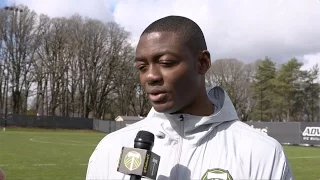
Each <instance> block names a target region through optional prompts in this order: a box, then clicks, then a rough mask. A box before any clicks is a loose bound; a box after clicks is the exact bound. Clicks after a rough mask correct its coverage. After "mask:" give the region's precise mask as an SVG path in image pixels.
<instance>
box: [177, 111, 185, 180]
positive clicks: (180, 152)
mask: <svg viewBox="0 0 320 180" xmlns="http://www.w3.org/2000/svg"><path fill="white" fill-rule="evenodd" d="M180 132H181V136H180V137H179V142H178V145H179V149H178V159H177V164H180V159H181V154H182V147H183V138H184V116H183V115H181V116H180ZM178 167H179V166H177V169H176V177H177V178H176V179H179V169H178Z"/></svg>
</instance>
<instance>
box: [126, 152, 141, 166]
mask: <svg viewBox="0 0 320 180" xmlns="http://www.w3.org/2000/svg"><path fill="white" fill-rule="evenodd" d="M141 161H142V159H141V155H140V153H138V152H136V151H129V152H128V153H127V154H126V156H125V157H124V165H125V167H126V168H127V169H129V170H130V171H133V170H135V169H138V168H139V167H140V165H141Z"/></svg>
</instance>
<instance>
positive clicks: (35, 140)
mask: <svg viewBox="0 0 320 180" xmlns="http://www.w3.org/2000/svg"><path fill="white" fill-rule="evenodd" d="M30 141H33V142H38V143H47V144H62V145H72V146H96V145H94V144H85V142H82V143H83V144H72V143H61V142H49V141H43V140H37V139H35V138H30ZM78 142H79V141H78Z"/></svg>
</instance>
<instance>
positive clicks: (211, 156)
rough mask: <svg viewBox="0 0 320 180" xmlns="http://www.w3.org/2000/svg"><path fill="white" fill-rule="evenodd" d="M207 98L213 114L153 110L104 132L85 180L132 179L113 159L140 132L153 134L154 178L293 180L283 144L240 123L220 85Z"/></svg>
mask: <svg viewBox="0 0 320 180" xmlns="http://www.w3.org/2000/svg"><path fill="white" fill-rule="evenodd" d="M208 96H209V98H210V100H211V102H212V103H213V104H214V105H215V113H214V114H213V115H211V116H206V117H202V116H194V115H188V114H175V115H171V114H163V113H158V112H156V111H155V110H154V109H151V111H150V112H149V114H148V116H147V117H146V118H145V119H143V120H141V121H139V122H137V123H135V124H132V125H130V126H127V127H125V128H123V129H120V130H118V131H116V132H113V133H111V134H109V135H107V136H105V137H104V138H103V139H102V140H101V142H100V143H99V144H98V146H97V147H96V149H95V151H94V152H93V154H92V155H91V157H90V159H89V163H88V170H87V176H86V180H107V179H110V180H111V179H112V180H120V179H121V180H122V179H130V177H129V176H128V175H124V174H121V173H119V172H117V163H118V160H119V157H120V152H121V148H122V147H123V146H125V147H133V143H134V138H135V136H136V134H137V132H138V131H140V130H146V131H150V132H152V133H153V134H155V142H154V147H153V149H152V151H153V152H154V153H156V154H158V155H160V156H161V161H160V164H159V169H158V176H157V179H158V180H169V179H170V180H200V179H221V180H222V179H226V180H230V179H233V180H237V179H241V180H243V179H264V180H265V179H281V180H291V179H293V174H292V171H291V168H290V166H289V163H288V161H287V159H286V156H285V153H284V151H283V149H282V146H281V144H279V143H278V142H277V141H276V140H275V139H273V138H271V137H269V136H268V135H266V134H264V133H262V132H258V131H257V130H255V129H253V128H251V127H250V126H248V125H247V124H245V123H242V122H241V121H239V119H238V117H237V113H236V111H235V108H234V106H233V105H232V102H231V100H230V98H229V97H228V95H227V93H226V92H225V91H224V90H223V89H222V88H220V87H215V88H212V89H211V90H210V91H208Z"/></svg>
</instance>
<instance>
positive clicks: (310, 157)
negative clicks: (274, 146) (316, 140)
mask: <svg viewBox="0 0 320 180" xmlns="http://www.w3.org/2000/svg"><path fill="white" fill-rule="evenodd" d="M313 158H320V156H297V157H289V159H313Z"/></svg>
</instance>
